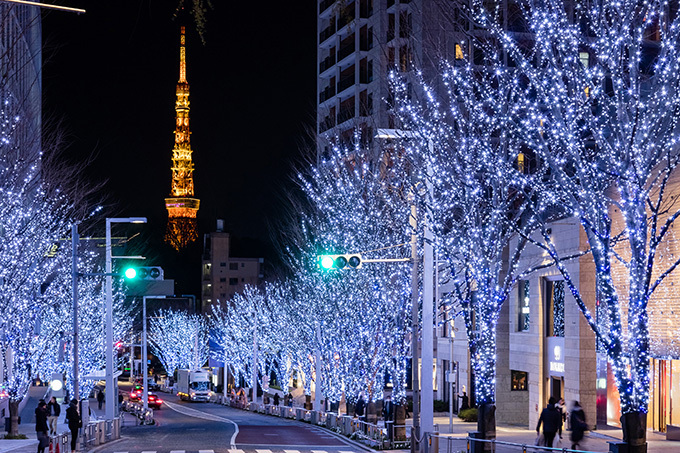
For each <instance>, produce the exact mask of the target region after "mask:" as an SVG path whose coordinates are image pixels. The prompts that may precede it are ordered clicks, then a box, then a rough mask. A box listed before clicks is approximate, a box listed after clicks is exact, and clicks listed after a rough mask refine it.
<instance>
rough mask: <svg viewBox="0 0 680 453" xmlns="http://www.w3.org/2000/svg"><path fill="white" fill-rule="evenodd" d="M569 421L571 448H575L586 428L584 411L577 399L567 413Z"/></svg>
mask: <svg viewBox="0 0 680 453" xmlns="http://www.w3.org/2000/svg"><path fill="white" fill-rule="evenodd" d="M569 423H570V425H571V449H572V450H576V447H578V446H579V444H580V443H581V441H582V440H583V435H584V433H585V431H586V429H587V428H588V425H587V424H586V413H585V412H583V409H582V408H581V406H580V405H579V404H578V401H574V407H573V408H572V409H571V412H570V413H569Z"/></svg>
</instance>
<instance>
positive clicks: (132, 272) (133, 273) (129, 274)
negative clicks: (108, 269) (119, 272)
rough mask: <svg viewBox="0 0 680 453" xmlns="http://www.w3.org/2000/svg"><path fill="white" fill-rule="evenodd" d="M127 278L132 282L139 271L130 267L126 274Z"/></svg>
mask: <svg viewBox="0 0 680 453" xmlns="http://www.w3.org/2000/svg"><path fill="white" fill-rule="evenodd" d="M124 275H125V278H127V279H130V280H132V279H133V278H136V277H137V269H135V268H134V267H128V268H127V269H125V272H124Z"/></svg>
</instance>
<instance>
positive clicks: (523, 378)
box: [510, 370, 529, 392]
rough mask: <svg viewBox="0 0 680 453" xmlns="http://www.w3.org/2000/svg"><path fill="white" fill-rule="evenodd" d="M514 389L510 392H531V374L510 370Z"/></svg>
mask: <svg viewBox="0 0 680 453" xmlns="http://www.w3.org/2000/svg"><path fill="white" fill-rule="evenodd" d="M510 374H511V381H512V387H510V390H512V391H513V392H523V391H527V390H529V386H528V385H527V381H528V379H529V374H528V373H527V372H526V371H515V370H510Z"/></svg>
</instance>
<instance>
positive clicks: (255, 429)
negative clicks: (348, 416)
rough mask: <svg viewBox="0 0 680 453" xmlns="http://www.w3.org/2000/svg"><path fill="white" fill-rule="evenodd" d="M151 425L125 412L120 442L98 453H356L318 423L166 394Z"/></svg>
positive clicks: (104, 446)
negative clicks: (142, 423) (186, 400)
mask: <svg viewBox="0 0 680 453" xmlns="http://www.w3.org/2000/svg"><path fill="white" fill-rule="evenodd" d="M159 396H160V397H161V398H162V399H163V406H162V408H161V409H160V410H154V418H155V420H156V425H151V426H135V425H134V417H132V416H131V415H130V414H125V419H124V427H123V429H122V431H121V437H122V439H121V440H118V441H115V442H111V443H109V444H104V445H102V446H100V447H98V448H97V449H96V450H95V451H96V452H98V453H99V452H101V453H152V452H156V453H195V452H198V453H213V452H214V453H322V452H325V453H361V452H363V451H366V450H365V449H363V448H361V447H357V446H356V444H353V443H350V442H347V441H345V440H344V439H343V438H341V437H338V436H336V435H334V434H333V433H331V432H329V431H327V430H325V429H323V428H319V427H315V426H311V425H307V424H304V423H300V422H296V421H293V420H286V419H281V418H278V417H272V416H267V415H262V414H253V413H251V412H247V411H242V410H239V409H234V408H231V407H225V406H221V405H218V404H213V403H189V402H183V401H180V400H179V399H178V398H177V397H175V396H171V395H168V394H167V393H159Z"/></svg>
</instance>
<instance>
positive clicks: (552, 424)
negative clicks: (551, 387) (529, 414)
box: [536, 396, 562, 447]
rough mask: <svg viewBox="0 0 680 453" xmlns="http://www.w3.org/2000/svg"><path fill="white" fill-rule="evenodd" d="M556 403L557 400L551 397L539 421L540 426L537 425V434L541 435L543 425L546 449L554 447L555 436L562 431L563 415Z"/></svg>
mask: <svg viewBox="0 0 680 453" xmlns="http://www.w3.org/2000/svg"><path fill="white" fill-rule="evenodd" d="M555 403H557V400H556V399H555V398H554V397H552V396H551V397H550V399H549V400H548V406H546V408H545V409H543V411H542V412H541V417H540V418H539V419H538V425H536V434H539V435H540V433H541V424H543V439H544V441H545V445H544V446H545V447H552V446H553V440H554V439H555V435H556V434H557V432H558V431H560V430H561V429H562V414H560V412H559V411H558V410H557V408H556V407H555Z"/></svg>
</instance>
